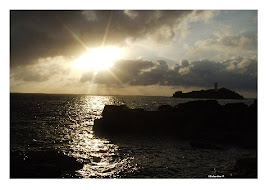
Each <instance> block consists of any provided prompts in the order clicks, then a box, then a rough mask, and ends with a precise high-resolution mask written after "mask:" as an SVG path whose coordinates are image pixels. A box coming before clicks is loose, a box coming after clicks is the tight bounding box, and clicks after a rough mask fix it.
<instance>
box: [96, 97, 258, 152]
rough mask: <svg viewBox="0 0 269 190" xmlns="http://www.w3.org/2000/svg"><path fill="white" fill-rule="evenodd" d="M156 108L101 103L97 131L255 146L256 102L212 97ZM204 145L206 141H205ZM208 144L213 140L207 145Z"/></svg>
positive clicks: (99, 132) (109, 133)
mask: <svg viewBox="0 0 269 190" xmlns="http://www.w3.org/2000/svg"><path fill="white" fill-rule="evenodd" d="M158 110H159V111H138V110H133V109H129V108H128V107H126V106H105V108H104V112H103V114H102V115H103V118H101V119H98V120H95V124H94V127H93V129H94V131H95V132H96V134H97V135H151V136H152V135H159V136H173V137H176V138H180V139H187V140H192V141H193V140H196V141H197V142H200V143H198V144H197V143H196V144H194V146H196V147H197V148H198V147H199V146H200V148H203V147H202V146H203V142H204V141H205V140H206V141H209V142H212V143H217V144H234V145H239V146H243V147H245V148H257V106H255V105H253V106H252V105H251V106H247V105H245V104H242V103H236V104H227V105H224V106H221V105H219V104H218V102H217V101H216V100H206V101H201V100H199V101H191V102H187V103H182V104H178V105H176V106H174V107H171V106H168V105H163V106H160V107H159V108H158ZM205 146H206V145H205ZM205 146H204V147H205ZM208 146H211V148H218V147H216V146H215V147H214V146H213V144H211V145H208Z"/></svg>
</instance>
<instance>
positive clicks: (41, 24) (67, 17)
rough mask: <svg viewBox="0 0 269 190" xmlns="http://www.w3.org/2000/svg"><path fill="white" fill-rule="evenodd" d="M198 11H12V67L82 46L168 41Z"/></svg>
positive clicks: (76, 52)
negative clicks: (181, 23)
mask: <svg viewBox="0 0 269 190" xmlns="http://www.w3.org/2000/svg"><path fill="white" fill-rule="evenodd" d="M190 13H195V14H199V13H200V11H194V12H193V11H120V10H116V11H11V12H10V22H11V25H10V37H11V39H10V43H11V44H10V45H11V51H10V52H11V66H12V67H13V66H17V65H25V64H31V63H32V64H33V63H35V61H36V59H37V58H41V57H43V58H44V57H53V56H59V55H63V56H77V55H80V54H81V53H82V52H84V51H85V49H84V47H83V46H82V45H81V42H83V43H84V44H85V45H86V46H89V47H91V46H96V45H101V44H102V43H103V39H104V35H105V33H106V32H105V31H106V29H107V28H108V31H107V38H106V44H111V45H112V44H120V43H123V42H124V40H125V39H127V38H129V39H131V40H136V39H137V38H146V37H148V36H151V37H152V38H154V39H155V40H157V41H168V40H171V39H172V38H173V37H174V35H175V32H174V29H175V26H177V25H178V24H179V23H180V22H181V20H182V19H183V18H184V17H185V16H187V15H189V14H190Z"/></svg>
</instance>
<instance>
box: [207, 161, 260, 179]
mask: <svg viewBox="0 0 269 190" xmlns="http://www.w3.org/2000/svg"><path fill="white" fill-rule="evenodd" d="M257 168H258V167H257V157H249V158H241V159H238V160H236V161H235V162H234V163H226V164H223V165H220V166H217V167H216V168H213V169H212V175H213V176H223V177H225V178H257V177H258V176H257Z"/></svg>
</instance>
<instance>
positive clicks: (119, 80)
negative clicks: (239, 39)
mask: <svg viewBox="0 0 269 190" xmlns="http://www.w3.org/2000/svg"><path fill="white" fill-rule="evenodd" d="M111 73H112V74H111ZM91 80H92V75H91V74H84V75H83V76H82V78H81V80H80V81H81V82H87V81H91ZM93 82H94V83H96V84H106V85H117V84H118V85H122V84H124V85H129V86H148V85H159V86H182V87H211V86H212V84H213V83H214V82H218V83H219V84H220V86H223V87H226V88H231V89H252V90H255V89H256V88H257V60H256V59H255V58H253V59H252V58H243V57H234V58H231V59H227V60H225V61H222V62H216V61H212V60H201V61H193V62H189V61H188V60H183V61H182V62H181V64H178V65H175V66H174V67H169V66H168V64H167V63H166V62H165V61H163V60H158V61H146V60H122V61H118V62H116V63H115V65H114V67H112V68H111V69H110V71H103V72H99V73H98V74H97V75H96V76H95V78H94V80H93Z"/></svg>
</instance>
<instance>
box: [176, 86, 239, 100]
mask: <svg viewBox="0 0 269 190" xmlns="http://www.w3.org/2000/svg"><path fill="white" fill-rule="evenodd" d="M173 97H174V98H206V99H244V97H243V96H241V95H239V94H237V93H236V92H234V91H231V90H229V89H227V88H220V89H209V90H201V91H192V92H187V93H183V92H182V91H177V92H175V93H174V94H173Z"/></svg>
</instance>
